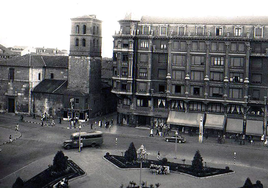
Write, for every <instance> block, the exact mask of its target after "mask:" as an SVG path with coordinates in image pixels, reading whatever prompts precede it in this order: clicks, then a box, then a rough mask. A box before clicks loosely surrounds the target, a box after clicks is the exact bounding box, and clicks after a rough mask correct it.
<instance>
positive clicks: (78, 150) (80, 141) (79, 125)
mask: <svg viewBox="0 0 268 188" xmlns="http://www.w3.org/2000/svg"><path fill="white" fill-rule="evenodd" d="M78 128H79V143H78V144H79V150H78V151H79V152H80V151H81V134H80V133H81V125H79V127H78Z"/></svg>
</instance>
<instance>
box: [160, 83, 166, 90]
mask: <svg viewBox="0 0 268 188" xmlns="http://www.w3.org/2000/svg"><path fill="white" fill-rule="evenodd" d="M159 92H165V85H161V84H159Z"/></svg>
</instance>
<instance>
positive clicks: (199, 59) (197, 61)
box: [192, 56, 205, 65]
mask: <svg viewBox="0 0 268 188" xmlns="http://www.w3.org/2000/svg"><path fill="white" fill-rule="evenodd" d="M204 64H205V57H203V56H192V65H204Z"/></svg>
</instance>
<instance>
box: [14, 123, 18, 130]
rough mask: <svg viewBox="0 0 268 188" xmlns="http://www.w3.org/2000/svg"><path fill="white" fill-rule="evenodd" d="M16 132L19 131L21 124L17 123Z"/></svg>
mask: <svg viewBox="0 0 268 188" xmlns="http://www.w3.org/2000/svg"><path fill="white" fill-rule="evenodd" d="M15 131H19V124H18V123H17V125H16V127H15Z"/></svg>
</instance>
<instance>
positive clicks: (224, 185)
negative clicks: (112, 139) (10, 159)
mask: <svg viewBox="0 0 268 188" xmlns="http://www.w3.org/2000/svg"><path fill="white" fill-rule="evenodd" d="M2 115H3V114H1V116H2ZM114 116H115V114H112V115H108V116H106V117H104V118H106V119H109V118H110V119H111V118H113V119H114V120H115V118H114ZM24 120H25V121H26V122H30V123H34V124H36V125H37V126H41V120H40V119H39V118H36V119H33V118H32V117H24ZM98 120H99V119H98V118H95V119H92V120H90V121H89V122H87V123H82V124H83V126H88V129H90V123H91V122H95V121H98ZM55 122H56V126H58V127H61V128H64V129H65V128H68V127H69V123H68V122H65V121H62V123H61V124H58V122H57V121H55ZM45 126H49V124H45ZM96 128H97V129H99V127H96ZM14 129H15V126H14ZM102 131H103V132H107V133H109V130H106V129H104V128H102ZM113 132H116V133H117V134H122V135H126V136H128V135H129V136H130V135H131V136H133V135H134V136H137V137H148V135H149V129H148V128H144V127H139V128H133V127H126V126H117V125H114V127H113V129H112V130H111V133H113ZM10 134H11V135H12V136H13V137H14V138H15V137H16V138H17V139H18V138H19V137H20V136H21V135H20V133H19V132H17V131H15V130H13V129H11V128H3V127H0V141H1V143H0V146H1V144H3V143H5V142H8V137H9V135H10ZM5 135H8V136H7V137H6V136H5ZM156 139H162V138H160V137H156ZM187 139H188V138H187ZM195 139H196V138H195ZM210 142H211V143H213V142H215V143H216V140H215V138H209V139H208V140H206V143H210ZM223 146H224V147H249V149H250V148H252V146H250V145H248V146H247V145H246V146H239V145H238V144H237V143H234V142H233V141H232V140H230V139H227V140H226V143H225V144H223ZM262 147H263V146H262V145H261V144H260V143H256V144H255V145H254V149H261V148H262ZM0 148H1V147H0ZM93 150H94V152H92V151H93ZM106 152H110V153H112V154H118V155H120V154H121V152H119V151H117V150H108V151H107V150H105V151H104V150H102V149H94V148H92V149H90V150H83V152H81V153H80V152H74V151H73V150H68V151H64V153H65V155H66V156H68V157H69V159H72V160H73V161H74V162H75V163H77V164H78V165H79V166H80V167H81V168H82V169H83V170H84V171H85V172H86V174H85V175H84V176H82V177H78V178H75V179H72V180H71V181H70V184H69V185H70V188H72V187H80V188H88V187H92V188H106V187H107V188H119V187H120V185H121V184H124V185H125V186H126V185H127V184H128V182H130V181H135V182H136V183H139V177H140V171H139V169H119V168H117V167H115V166H114V165H113V164H111V163H109V162H108V161H106V160H105V159H104V158H103V156H104V155H105V153H106ZM166 157H167V158H173V157H172V156H166ZM53 158H54V155H51V156H47V157H44V158H41V159H38V160H37V161H34V162H32V163H30V164H28V165H26V166H24V167H23V168H21V169H19V170H17V171H16V172H13V173H11V174H9V175H8V176H6V177H4V178H3V179H1V180H0V182H1V187H3V188H8V187H11V186H12V184H13V183H14V181H15V180H16V178H17V177H21V178H22V179H23V180H28V179H30V178H31V177H33V176H35V175H36V174H38V173H40V172H41V171H43V170H45V169H46V168H47V167H48V165H49V164H52V163H53ZM187 161H190V160H187ZM179 162H181V161H179ZM211 163H213V162H212V161H211ZM226 165H228V166H229V167H230V169H232V170H234V173H231V174H225V175H220V176H216V177H209V178H196V177H192V176H189V175H186V174H177V173H171V174H169V175H154V174H151V173H150V172H149V170H148V169H143V170H142V180H143V181H146V182H147V183H148V185H149V184H155V183H160V184H161V185H160V187H162V188H173V187H179V188H238V187H241V186H242V185H243V184H244V182H245V180H246V178H247V177H250V179H251V181H252V182H253V183H255V182H256V181H257V180H259V179H260V180H262V183H263V185H264V188H265V187H266V186H267V185H268V177H267V170H266V169H264V168H255V167H250V168H249V167H248V166H244V165H243V164H239V163H237V164H233V163H230V164H225V163H224V164H221V163H214V164H213V167H220V168H222V167H223V166H226ZM263 180H265V181H263Z"/></svg>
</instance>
